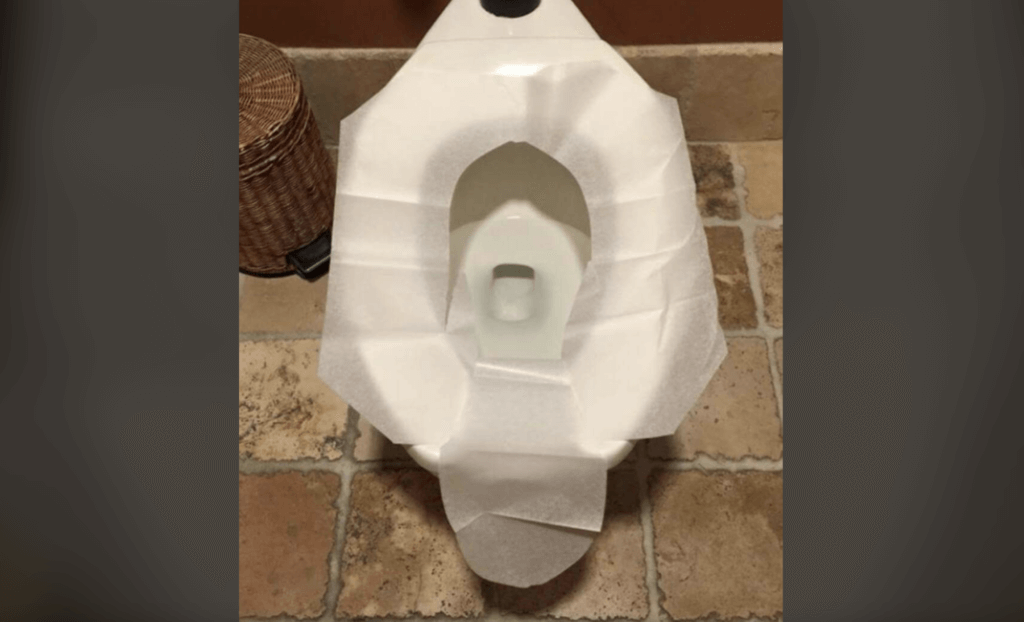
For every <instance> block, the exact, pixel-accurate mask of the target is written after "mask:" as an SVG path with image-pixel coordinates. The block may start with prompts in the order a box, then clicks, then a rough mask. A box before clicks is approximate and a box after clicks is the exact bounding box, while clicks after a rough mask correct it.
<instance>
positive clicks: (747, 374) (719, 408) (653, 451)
mask: <svg viewBox="0 0 1024 622" xmlns="http://www.w3.org/2000/svg"><path fill="white" fill-rule="evenodd" d="M728 344H729V355H728V356H726V358H725V361H723V362H722V366H721V367H720V368H719V369H718V372H717V373H716V374H715V376H714V377H713V378H712V379H711V382H710V383H708V386H707V388H706V389H705V390H704V393H703V394H702V395H701V396H700V399H699V400H698V401H697V403H696V404H695V405H694V407H693V409H692V410H690V412H689V413H687V415H686V418H685V419H684V420H683V424H682V425H681V426H679V429H678V430H677V431H676V433H675V434H674V435H672V436H665V437H661V438H657V439H651V441H650V443H649V444H648V452H649V454H650V455H651V456H652V457H655V458H669V459H684V460H693V459H694V458H696V457H697V456H698V454H705V455H708V456H711V457H713V458H727V459H736V460H738V459H741V458H744V457H747V456H753V457H756V458H769V459H772V460H778V459H779V458H781V457H782V422H781V421H779V412H778V406H777V402H776V401H775V389H774V387H773V385H772V375H771V368H770V363H769V358H768V356H769V355H768V344H767V342H766V341H765V340H764V339H762V338H760V337H734V338H731V339H729V340H728Z"/></svg>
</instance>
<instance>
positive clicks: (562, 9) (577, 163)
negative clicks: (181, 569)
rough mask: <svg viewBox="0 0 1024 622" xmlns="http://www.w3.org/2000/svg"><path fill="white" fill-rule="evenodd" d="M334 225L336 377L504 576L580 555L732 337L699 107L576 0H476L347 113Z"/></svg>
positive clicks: (525, 580) (561, 564)
mask: <svg viewBox="0 0 1024 622" xmlns="http://www.w3.org/2000/svg"><path fill="white" fill-rule="evenodd" d="M332 237H333V240H332V249H333V250H332V255H331V267H330V273H331V276H330V281H329V284H328V297H327V309H326V314H325V321H324V330H323V339H322V342H321V348H320V363H319V375H320V377H321V378H322V379H323V381H324V382H325V383H326V384H327V385H328V386H329V387H330V388H331V389H332V390H334V391H335V392H337V393H338V394H339V395H340V396H342V397H343V398H344V399H346V400H347V401H348V403H349V404H351V405H352V406H353V408H355V409H356V410H357V411H358V412H359V413H360V414H361V415H362V416H363V417H365V418H366V419H367V420H368V421H369V422H370V423H372V424H373V425H374V426H375V427H376V428H377V429H378V430H380V431H381V432H382V433H383V434H384V435H385V436H387V437H388V438H389V439H390V440H391V441H392V442H394V443H396V444H400V445H404V446H405V447H406V448H407V450H408V452H409V454H410V456H412V457H413V459H414V460H415V461H416V462H417V463H418V464H419V465H421V466H422V467H423V468H425V469H427V470H429V471H431V472H432V473H434V474H435V475H437V476H438V478H439V480H440V485H441V494H442V501H443V503H444V508H445V513H446V515H447V518H448V520H449V522H450V523H451V525H452V528H453V530H454V531H455V535H456V539H457V541H458V544H459V547H460V550H461V551H462V554H463V556H464V557H465V559H466V562H467V564H468V565H469V567H470V568H471V569H472V570H473V571H474V572H476V573H477V574H478V575H480V576H481V577H483V578H484V579H487V580H490V581H494V582H497V583H504V584H508V585H512V586H516V587H528V586H531V585H537V584H540V583H544V582H546V581H549V580H551V579H552V578H554V577H555V576H557V575H558V574H560V573H561V572H563V571H565V570H566V569H567V568H569V567H570V566H572V565H573V564H575V563H577V562H578V561H579V560H580V559H581V558H582V557H583V555H584V554H585V553H586V551H587V550H588V549H589V547H590V545H591V543H592V542H593V540H594V538H595V537H596V535H597V534H598V533H599V532H600V530H601V526H602V524H603V516H604V506H605V485H606V480H607V475H606V472H607V470H608V469H610V468H612V467H614V466H615V465H617V464H618V463H619V462H621V461H622V460H623V459H624V458H625V456H626V455H627V454H628V453H629V452H630V450H631V449H632V447H633V446H634V444H635V442H636V441H637V440H639V439H643V438H651V437H656V436H663V435H667V434H672V433H673V432H674V431H675V430H676V429H677V428H678V427H679V425H680V423H681V422H682V420H683V417H684V416H685V414H686V412H687V411H688V410H689V409H690V407H691V406H692V405H693V403H694V402H695V401H696V400H697V398H698V397H699V396H700V394H701V392H702V391H703V390H704V388H705V386H706V385H707V383H708V381H709V380H710V379H711V376H712V375H713V374H714V372H715V371H716V370H717V368H718V366H719V365H720V364H721V362H722V360H723V359H724V357H725V352H726V347H725V339H724V336H723V333H722V330H721V327H720V326H719V324H718V310H717V295H716V293H715V288H714V283H713V278H712V272H711V265H710V260H709V256H708V250H707V242H706V240H705V236H704V230H703V226H702V224H701V220H700V215H699V212H698V210H697V207H696V199H695V187H694V181H693V175H692V172H691V168H690V161H689V155H688V151H687V148H686V141H685V136H684V133H683V128H682V124H681V121H680V118H679V112H678V106H677V104H676V102H675V100H674V99H672V98H669V97H667V96H665V95H662V94H660V93H657V92H655V91H653V90H651V89H650V88H649V87H648V86H647V85H646V84H645V83H644V82H643V80H642V79H641V78H640V76H639V75H637V74H636V72H635V71H634V70H633V69H632V68H631V67H630V66H629V65H628V64H627V63H626V62H625V61H624V60H623V59H622V58H621V57H620V56H619V55H618V54H617V53H616V52H615V50H614V49H613V48H611V47H610V46H609V45H607V44H606V43H605V42H603V41H601V39H600V38H599V37H598V36H597V34H596V33H595V32H594V31H593V29H592V28H591V27H590V25H589V24H588V23H587V22H586V20H585V19H584V18H583V16H582V15H581V14H580V12H579V11H578V10H577V9H576V7H575V5H574V4H573V3H572V1H571V0H539V2H538V1H537V0H532V1H526V2H516V1H515V0H505V1H503V2H497V1H495V2H489V1H487V0H452V1H451V3H450V4H449V5H448V7H447V8H446V9H445V11H444V12H443V13H442V14H441V16H440V17H439V18H438V20H437V21H436V22H435V24H434V25H433V27H432V28H431V30H430V31H429V32H428V33H427V35H426V36H425V37H424V39H423V41H422V42H421V43H420V45H419V47H418V48H417V49H416V51H415V53H414V54H413V55H412V57H411V58H410V59H409V60H408V61H407V62H406V64H405V65H404V66H403V67H402V68H401V69H400V70H399V71H398V73H397V74H396V75H395V77H394V78H393V79H392V80H391V81H390V82H389V83H388V85H387V86H386V87H385V88H384V89H383V90H382V91H380V92H379V93H378V94H377V95H375V96H374V97H373V98H371V99H370V100H369V101H368V102H367V103H366V104H364V105H363V106H362V107H360V108H359V109H358V110H356V111H355V112H354V113H353V114H351V115H350V116H349V117H347V118H345V119H343V120H342V122H341V125H340V131H339V158H338V177H337V195H336V201H335V216H334V225H333V232H332Z"/></svg>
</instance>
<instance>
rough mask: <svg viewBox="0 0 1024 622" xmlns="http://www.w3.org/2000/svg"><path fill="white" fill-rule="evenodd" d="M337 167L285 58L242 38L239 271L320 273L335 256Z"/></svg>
mask: <svg viewBox="0 0 1024 622" xmlns="http://www.w3.org/2000/svg"><path fill="white" fill-rule="evenodd" d="M334 173H335V171H334V167H333V165H332V163H331V158H330V156H329V155H328V154H327V150H326V149H325V148H324V145H323V141H322V140H321V139H320V132H319V129H318V128H317V124H316V119H314V118H313V112H312V110H311V109H310V107H309V104H308V102H307V101H306V97H305V95H304V93H303V91H302V84H301V83H300V82H299V77H298V75H297V74H296V73H295V68H294V67H293V66H292V64H291V62H290V61H289V60H288V58H287V57H286V56H285V55H284V54H283V53H282V52H281V50H279V49H278V48H276V47H275V46H274V45H272V44H270V43H268V42H266V41H264V40H263V39H259V38H256V37H251V36H249V35H242V34H240V35H239V36H238V265H239V269H240V270H241V271H242V272H247V273H250V274H256V275H261V276H271V275H280V274H289V273H291V272H295V271H298V272H299V274H301V275H302V276H307V277H308V276H310V274H309V273H311V272H314V271H316V272H319V270H317V269H318V268H321V267H322V266H323V265H324V264H326V262H327V258H328V257H329V256H330V228H331V219H332V216H333V213H334V209H333V207H334V184H335V179H334Z"/></svg>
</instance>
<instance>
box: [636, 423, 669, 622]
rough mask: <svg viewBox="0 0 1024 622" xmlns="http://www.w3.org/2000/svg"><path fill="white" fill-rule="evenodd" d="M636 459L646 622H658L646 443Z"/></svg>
mask: <svg viewBox="0 0 1024 622" xmlns="http://www.w3.org/2000/svg"><path fill="white" fill-rule="evenodd" d="M640 444H641V445H642V447H640V448H639V449H640V451H639V452H637V458H636V477H637V483H638V485H639V486H640V526H641V529H642V532H643V544H644V562H645V566H646V568H647V573H646V577H645V578H646V583H647V622H660V621H661V620H662V618H663V615H662V611H661V600H662V596H663V595H662V593H661V588H660V587H658V578H659V576H658V563H657V559H656V558H655V555H654V510H653V508H652V505H651V491H650V487H649V486H648V483H649V480H650V475H651V460H650V458H648V456H647V443H646V442H642V443H640Z"/></svg>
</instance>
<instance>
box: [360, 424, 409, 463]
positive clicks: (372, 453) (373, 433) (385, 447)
mask: <svg viewBox="0 0 1024 622" xmlns="http://www.w3.org/2000/svg"><path fill="white" fill-rule="evenodd" d="M358 429H359V437H358V438H356V448H355V457H356V460H359V461H360V462H371V461H375V460H407V461H410V462H411V461H412V458H410V457H409V452H407V451H406V450H405V448H404V447H402V446H401V445H395V444H394V443H392V442H391V441H389V440H388V438H387V437H386V436H384V435H383V434H381V433H380V431H379V430H377V428H375V427H373V426H372V425H371V424H370V422H369V421H367V420H366V419H365V418H364V417H362V416H361V415H360V417H359V424H358Z"/></svg>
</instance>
